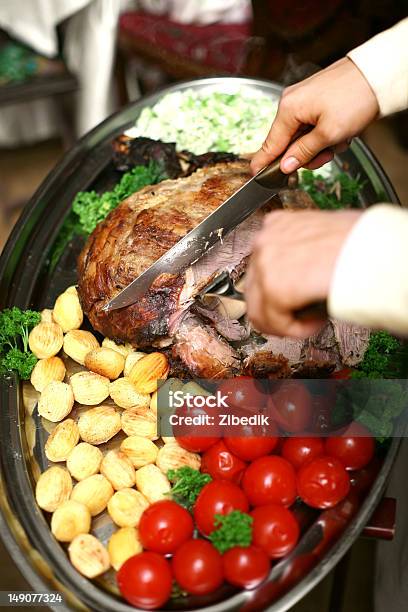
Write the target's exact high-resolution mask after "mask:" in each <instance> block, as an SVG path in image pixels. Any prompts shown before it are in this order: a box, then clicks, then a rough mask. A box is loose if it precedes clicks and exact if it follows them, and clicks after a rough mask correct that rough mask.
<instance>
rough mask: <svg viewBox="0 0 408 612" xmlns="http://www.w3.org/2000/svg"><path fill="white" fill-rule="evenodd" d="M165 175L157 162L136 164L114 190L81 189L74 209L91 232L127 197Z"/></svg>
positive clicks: (86, 231)
mask: <svg viewBox="0 0 408 612" xmlns="http://www.w3.org/2000/svg"><path fill="white" fill-rule="evenodd" d="M164 178H165V177H164V176H163V174H162V171H161V170H160V168H159V166H158V165H157V164H156V163H155V162H150V163H149V165H148V166H136V167H135V168H133V169H132V170H130V171H129V172H126V173H125V174H124V175H123V176H122V178H121V180H120V181H119V183H118V184H117V185H115V187H114V188H113V189H112V191H106V192H105V193H103V194H101V195H100V194H98V193H96V191H80V192H79V193H77V195H76V196H75V199H74V201H73V204H72V210H73V211H74V212H75V213H76V215H77V216H78V219H79V224H80V227H81V228H82V230H83V231H84V232H85V233H87V234H91V233H92V232H93V230H94V229H95V227H96V226H97V225H98V223H100V222H101V221H103V220H104V219H105V218H106V217H107V216H108V214H109V213H110V212H111V210H113V209H114V208H116V207H117V206H118V204H120V202H122V201H123V200H125V199H126V198H127V197H129V196H130V195H132V193H135V192H136V191H139V189H142V187H146V186H147V185H154V184H156V183H158V182H159V181H162V180H163V179H164Z"/></svg>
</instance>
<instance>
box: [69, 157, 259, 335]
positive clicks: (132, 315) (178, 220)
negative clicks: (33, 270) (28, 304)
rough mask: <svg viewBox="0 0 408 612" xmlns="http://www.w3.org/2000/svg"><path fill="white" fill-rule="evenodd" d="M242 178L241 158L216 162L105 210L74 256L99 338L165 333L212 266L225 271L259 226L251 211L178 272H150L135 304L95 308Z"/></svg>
mask: <svg viewBox="0 0 408 612" xmlns="http://www.w3.org/2000/svg"><path fill="white" fill-rule="evenodd" d="M249 176H250V174H249V167H248V163H247V162H245V161H236V162H231V163H220V164H218V165H215V166H210V167H207V168H203V169H199V170H197V171H196V172H194V174H192V175H191V176H189V177H187V178H183V179H176V180H167V181H163V182H161V183H159V184H158V185H155V186H153V187H145V188H144V189H142V190H140V191H138V192H137V193H135V194H134V195H132V196H130V197H129V198H127V199H126V200H125V201H124V202H122V203H121V204H120V205H119V206H118V207H117V208H116V209H115V210H113V211H112V212H111V213H110V214H109V215H108V217H107V218H106V219H105V221H103V222H102V223H100V224H99V225H98V227H97V228H96V229H95V231H94V232H93V233H92V234H91V236H90V237H89V239H88V241H87V243H86V245H85V248H84V250H83V251H82V253H81V255H80V258H79V269H78V272H79V275H78V276H79V284H78V286H79V294H80V297H81V302H82V305H83V308H84V311H85V313H86V314H87V316H88V318H89V320H90V322H91V324H92V326H93V327H94V328H95V329H96V330H98V331H100V332H101V333H102V334H103V335H104V336H108V337H109V338H115V339H117V340H123V341H125V340H126V341H130V342H132V343H133V344H135V345H136V346H139V347H145V346H151V345H152V344H153V343H154V342H155V341H158V340H161V339H163V338H164V337H166V336H168V334H169V329H170V328H173V331H174V324H175V322H176V321H177V320H178V318H179V314H180V311H183V310H185V309H186V308H187V307H188V306H189V305H190V304H191V302H192V299H193V298H194V296H195V295H196V294H197V292H198V291H199V290H200V289H202V288H203V287H205V285H206V284H207V283H208V282H209V280H210V279H211V278H212V277H213V276H215V274H216V273H217V271H218V270H219V269H225V266H227V267H228V269H233V268H234V267H237V266H238V265H239V264H240V263H241V261H242V259H243V258H245V257H247V256H248V255H249V253H250V243H249V238H250V236H249V234H250V233H252V234H253V233H254V232H255V231H256V229H258V228H259V227H260V225H261V223H262V216H261V213H258V214H256V215H253V218H251V219H249V220H248V222H247V223H246V224H245V228H237V230H236V231H235V232H232V233H231V234H230V235H229V236H228V237H227V238H226V239H225V240H224V244H223V245H218V247H219V246H223V248H222V249H221V250H220V249H219V248H218V247H216V248H214V249H213V250H212V252H211V254H209V255H207V256H206V257H204V258H203V259H202V260H201V261H200V262H198V263H197V264H196V265H195V266H192V267H191V268H189V269H188V270H187V271H186V273H185V274H178V273H175V274H166V275H163V276H161V277H160V278H158V279H157V280H156V281H155V283H154V284H153V285H152V287H151V288H150V290H149V291H148V293H147V294H146V295H145V296H144V298H143V299H142V300H140V301H139V302H138V303H137V304H133V305H131V306H129V307H127V308H122V309H121V310H116V311H112V312H103V311H102V307H103V305H104V304H106V302H108V301H109V300H110V299H111V298H112V297H113V296H115V295H116V294H117V293H119V291H120V290H121V289H123V288H124V287H126V286H127V285H128V284H129V283H130V282H131V281H132V280H133V279H135V278H136V277H137V276H139V274H141V273H142V272H143V271H144V270H145V269H146V268H147V267H149V266H150V265H151V264H152V263H154V262H155V261H156V260H157V259H158V258H159V257H161V255H163V254H164V253H165V252H166V251H167V250H168V249H169V248H171V247H172V246H173V245H174V244H175V243H176V242H177V241H178V240H180V238H181V237H182V236H184V235H185V234H186V233H187V232H189V231H190V230H191V229H193V228H194V227H195V226H196V225H197V224H198V223H200V222H201V221H202V220H203V219H205V217H207V216H208V215H209V214H210V213H211V212H212V211H214V210H215V209H216V208H217V207H218V206H219V204H220V203H221V202H223V201H224V200H225V199H226V198H227V197H229V196H230V195H232V194H233V193H234V192H235V191H236V190H237V189H238V188H239V187H241V186H242V185H243V184H244V183H245V182H246V181H247V180H248V178H249ZM248 228H249V229H248ZM252 234H251V235H252ZM240 241H242V243H243V246H242V247H241V246H240V245H239V244H238V243H239V242H240ZM217 252H219V253H218V255H220V257H219V258H218V255H217ZM172 335H173V334H172Z"/></svg>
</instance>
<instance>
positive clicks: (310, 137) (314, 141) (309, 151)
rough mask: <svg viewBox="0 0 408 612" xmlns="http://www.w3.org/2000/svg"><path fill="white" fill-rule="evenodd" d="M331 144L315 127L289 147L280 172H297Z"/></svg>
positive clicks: (317, 127)
mask: <svg viewBox="0 0 408 612" xmlns="http://www.w3.org/2000/svg"><path fill="white" fill-rule="evenodd" d="M331 144H332V141H331V139H329V138H328V137H327V135H326V134H325V133H324V132H323V131H322V129H321V128H320V127H319V126H318V125H317V126H316V127H315V128H313V130H311V131H310V132H308V133H307V134H305V135H304V136H301V137H300V138H298V139H297V140H295V142H294V143H292V144H291V145H290V147H289V148H288V150H287V151H286V153H285V155H284V157H283V159H282V161H281V168H282V171H283V172H286V173H290V172H294V171H295V170H298V168H301V167H302V166H304V165H305V164H307V163H309V162H310V161H311V160H312V159H313V158H314V157H316V155H317V154H318V153H320V152H321V151H322V150H323V149H325V148H326V147H328V146H329V145H331Z"/></svg>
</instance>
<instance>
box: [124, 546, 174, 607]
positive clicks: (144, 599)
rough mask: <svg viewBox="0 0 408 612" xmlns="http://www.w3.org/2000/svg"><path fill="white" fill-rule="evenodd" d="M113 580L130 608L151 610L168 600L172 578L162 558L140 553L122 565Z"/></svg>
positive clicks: (152, 554) (151, 553)
mask: <svg viewBox="0 0 408 612" xmlns="http://www.w3.org/2000/svg"><path fill="white" fill-rule="evenodd" d="M116 580H117V583H118V587H119V590H120V592H121V593H122V595H123V597H124V598H125V599H126V601H128V602H129V603H130V604H131V605H132V606H135V607H136V608H143V609H144V610H155V609H156V608H161V607H162V606H163V605H164V604H165V603H166V601H167V600H168V599H169V597H170V595H171V589H172V582H173V577H172V573H171V569H170V565H169V563H168V562H167V561H166V559H165V558H164V557H162V555H158V554H157V553H154V552H142V553H140V554H138V555H135V556H134V557H130V559H128V560H127V561H125V563H124V564H123V565H122V567H121V568H120V570H119V571H118V573H117V576H116Z"/></svg>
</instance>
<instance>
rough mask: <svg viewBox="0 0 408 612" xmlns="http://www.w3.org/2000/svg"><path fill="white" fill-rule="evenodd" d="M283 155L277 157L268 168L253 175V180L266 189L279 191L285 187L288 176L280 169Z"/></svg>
mask: <svg viewBox="0 0 408 612" xmlns="http://www.w3.org/2000/svg"><path fill="white" fill-rule="evenodd" d="M282 157H283V155H280V156H279V157H277V158H276V159H275V160H274V161H273V162H272V163H271V164H269V166H266V168H263V169H262V170H260V172H258V174H256V175H255V177H254V180H255V181H256V182H257V183H258V184H259V185H261V186H262V187H266V188H267V189H280V188H281V187H285V185H287V183H288V180H289V174H285V173H284V172H282V170H281V169H280V163H281V160H282Z"/></svg>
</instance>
